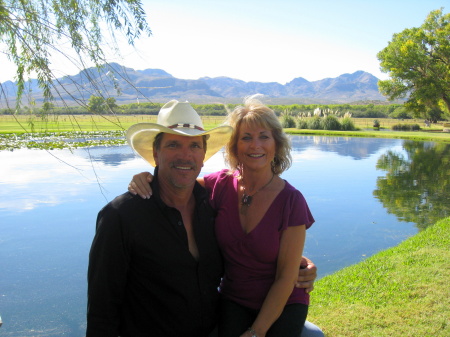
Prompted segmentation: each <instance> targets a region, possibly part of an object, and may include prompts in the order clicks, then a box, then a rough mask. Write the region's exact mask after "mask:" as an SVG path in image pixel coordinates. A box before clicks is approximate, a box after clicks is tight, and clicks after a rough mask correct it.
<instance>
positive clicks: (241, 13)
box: [0, 0, 450, 84]
mask: <svg viewBox="0 0 450 337" xmlns="http://www.w3.org/2000/svg"><path fill="white" fill-rule="evenodd" d="M143 4H144V7H145V10H146V12H147V17H148V22H149V25H150V28H151V29H152V32H153V35H152V36H151V37H149V38H142V39H140V40H139V41H138V42H137V43H136V45H135V49H132V48H130V47H128V46H126V45H125V44H124V45H123V47H122V48H121V55H120V57H119V56H117V55H113V56H111V58H110V60H111V61H115V62H118V63H120V64H122V65H125V66H127V67H130V68H133V69H139V70H142V69H147V68H158V69H163V70H165V71H167V72H168V73H170V74H171V75H173V76H175V77H178V78H183V79H198V78H200V77H204V76H208V77H217V76H227V77H232V78H236V79H241V80H244V81H259V82H279V83H281V84H285V83H286V82H289V81H291V80H293V79H294V78H296V77H303V78H305V79H307V80H309V81H315V80H320V79H323V78H326V77H337V76H339V75H342V74H345V73H353V72H355V71H357V70H364V71H367V72H369V73H372V74H373V75H375V76H377V77H378V78H382V79H385V78H387V75H386V74H383V73H381V72H380V70H379V62H378V60H377V57H376V55H377V53H378V52H379V51H380V50H382V49H383V48H384V47H386V46H387V44H388V42H389V41H390V40H391V39H392V35H393V34H394V33H399V32H401V31H402V30H404V29H405V28H411V27H419V26H420V25H422V23H423V22H424V20H425V18H426V16H427V14H428V13H429V12H430V11H432V10H435V9H439V8H441V7H444V13H448V12H449V10H450V0H446V1H443V0H441V1H435V0H341V1H336V0H309V1H305V0H278V1H274V0H259V1H254V0H240V1H239V0H227V1H216V0H196V1H185V0H170V1H167V0H158V1H151V0H143ZM0 64H2V67H1V68H2V70H1V73H0V81H5V80H11V79H13V77H14V72H13V70H14V69H13V67H12V66H9V67H5V66H4V65H6V64H7V62H6V60H5V58H4V57H3V56H1V55H0ZM54 69H55V71H56V73H58V74H60V75H64V74H75V73H77V72H78V70H77V69H76V68H71V67H70V65H69V64H67V62H63V61H61V60H60V59H57V58H56V59H55V61H54Z"/></svg>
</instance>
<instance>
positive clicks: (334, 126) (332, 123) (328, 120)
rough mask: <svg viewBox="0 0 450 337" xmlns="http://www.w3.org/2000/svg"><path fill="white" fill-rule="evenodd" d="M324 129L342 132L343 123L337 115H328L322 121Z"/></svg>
mask: <svg viewBox="0 0 450 337" xmlns="http://www.w3.org/2000/svg"><path fill="white" fill-rule="evenodd" d="M322 128H323V129H324V130H340V129H341V123H339V120H338V118H337V117H336V116H335V115H326V116H325V117H324V118H323V120H322Z"/></svg>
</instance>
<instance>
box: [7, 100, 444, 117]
mask: <svg viewBox="0 0 450 337" xmlns="http://www.w3.org/2000/svg"><path fill="white" fill-rule="evenodd" d="M163 105H164V104H163V103H129V104H122V105H118V104H117V102H116V100H115V99H114V98H106V99H104V98H102V97H98V96H91V97H90V98H89V101H88V104H87V105H86V106H73V107H67V106H65V107H57V106H55V105H53V104H52V103H48V102H47V103H45V104H44V105H43V106H42V107H28V106H25V107H22V108H21V109H19V110H16V112H15V113H16V114H34V115H43V116H45V115H48V114H54V115H86V114H99V115H108V114H115V115H158V112H159V110H160V109H161V107H162V106H163ZM237 105H238V104H219V103H216V104H192V106H193V108H194V109H195V110H196V111H197V112H198V113H199V114H200V115H202V116H226V115H227V113H228V111H231V110H233V109H234V108H235V107H236V106H237ZM269 107H270V108H272V109H273V110H274V111H275V113H276V114H277V115H278V116H282V115H283V113H284V112H286V111H289V114H290V115H291V116H292V117H312V116H313V115H314V111H316V110H317V109H320V110H322V111H334V112H338V113H339V114H341V115H344V114H346V113H347V114H350V115H351V116H352V118H396V119H411V118H424V116H423V115H421V114H420V113H418V112H417V111H415V110H408V108H407V107H405V106H404V105H403V104H373V103H370V104H290V105H269ZM12 113H14V111H12V109H0V114H2V115H11V114H12ZM428 114H429V111H428ZM427 116H428V117H429V115H427ZM433 117H434V118H429V119H430V120H436V121H437V120H442V115H441V113H440V112H439V111H436V116H433Z"/></svg>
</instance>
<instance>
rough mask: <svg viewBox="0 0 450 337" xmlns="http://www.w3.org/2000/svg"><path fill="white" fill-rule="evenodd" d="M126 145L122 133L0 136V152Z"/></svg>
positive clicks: (6, 134)
mask: <svg viewBox="0 0 450 337" xmlns="http://www.w3.org/2000/svg"><path fill="white" fill-rule="evenodd" d="M125 143H126V140H125V135H124V132H123V131H71V132H39V133H22V134H17V133H4V134H0V151H4V150H7V151H13V150H17V149H23V148H27V149H41V150H54V149H76V148H80V147H93V146H115V145H124V144H125Z"/></svg>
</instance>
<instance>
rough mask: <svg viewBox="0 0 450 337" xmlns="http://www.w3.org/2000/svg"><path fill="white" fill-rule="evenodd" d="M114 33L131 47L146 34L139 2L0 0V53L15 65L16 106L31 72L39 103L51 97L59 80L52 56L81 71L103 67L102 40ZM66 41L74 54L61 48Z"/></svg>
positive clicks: (106, 0) (146, 25)
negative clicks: (40, 97)
mask: <svg viewBox="0 0 450 337" xmlns="http://www.w3.org/2000/svg"><path fill="white" fill-rule="evenodd" d="M116 32H120V33H123V34H124V36H125V37H126V39H127V42H128V44H130V45H133V44H134V41H135V39H137V38H139V37H140V36H141V34H146V35H148V36H150V35H151V30H150V28H149V26H148V24H147V21H146V16H145V12H144V10H143V8H142V3H141V1H140V0H58V1H51V0H0V42H1V43H2V44H0V47H1V48H3V50H0V52H3V53H4V54H6V55H7V57H8V59H9V60H11V61H12V62H13V63H14V64H15V65H16V66H17V72H16V80H17V88H18V90H17V102H18V104H20V101H21V97H22V95H23V93H24V91H25V85H26V81H27V79H28V78H29V77H30V75H31V74H33V75H34V74H35V76H36V77H37V80H38V85H39V87H40V88H41V89H42V90H43V95H44V101H49V100H52V99H53V95H54V93H52V89H55V85H54V84H55V82H58V79H57V77H56V76H54V74H53V71H52V69H51V58H52V56H54V55H55V54H57V53H60V54H61V56H63V57H65V58H66V59H67V60H68V62H71V63H74V64H77V65H79V68H80V69H81V70H83V69H84V68H85V65H86V64H89V63H91V64H93V65H95V66H97V67H99V66H103V65H105V64H107V60H106V58H105V53H104V50H103V45H104V44H105V42H108V43H109V42H110V41H105V40H106V39H105V36H106V34H108V33H109V34H110V35H111V36H112V37H113V42H114V41H116V40H115V37H116V35H115V34H116ZM65 42H68V43H69V45H70V48H69V50H70V51H73V52H74V54H73V55H72V54H71V53H70V52H68V51H67V50H64V49H61V47H60V46H62V45H63V44H64V43H65ZM113 48H117V44H113ZM0 92H1V88H0Z"/></svg>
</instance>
